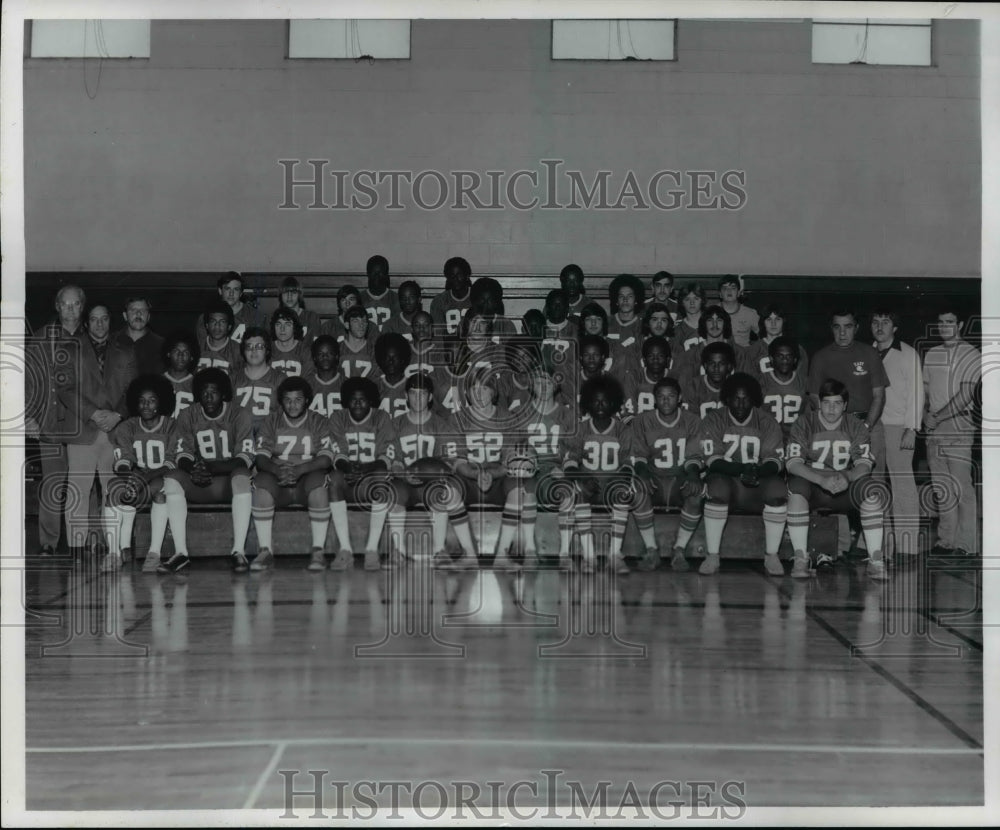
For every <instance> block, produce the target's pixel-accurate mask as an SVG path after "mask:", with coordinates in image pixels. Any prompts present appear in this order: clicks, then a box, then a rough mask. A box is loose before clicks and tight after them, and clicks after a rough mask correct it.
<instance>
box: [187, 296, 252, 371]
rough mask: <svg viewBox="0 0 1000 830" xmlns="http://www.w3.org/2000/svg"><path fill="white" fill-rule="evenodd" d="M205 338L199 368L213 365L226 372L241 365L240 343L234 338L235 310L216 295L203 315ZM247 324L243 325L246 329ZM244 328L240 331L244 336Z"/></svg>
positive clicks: (207, 367)
mask: <svg viewBox="0 0 1000 830" xmlns="http://www.w3.org/2000/svg"><path fill="white" fill-rule="evenodd" d="M202 319H204V321H205V324H204V327H203V330H204V333H205V339H204V340H203V341H202V343H201V356H200V357H199V358H198V368H199V369H209V368H212V367H215V368H218V369H222V370H223V371H225V372H231V371H233V370H234V369H235V368H236V367H237V366H239V365H240V360H241V358H240V344H239V341H238V340H237V339H235V338H233V337H232V336H231V335H232V333H233V319H234V318H233V310H232V309H231V308H230V307H229V306H228V305H227V304H226V303H225V302H223V301H222V300H220V299H219V298H218V297H216V298H215V299H214V300H212V301H211V302H210V303H209V304H208V305H207V306H206V307H205V313H204V315H202ZM245 328H246V326H245V325H244V326H243V329H245ZM243 329H241V331H240V335H241V336H242V333H243Z"/></svg>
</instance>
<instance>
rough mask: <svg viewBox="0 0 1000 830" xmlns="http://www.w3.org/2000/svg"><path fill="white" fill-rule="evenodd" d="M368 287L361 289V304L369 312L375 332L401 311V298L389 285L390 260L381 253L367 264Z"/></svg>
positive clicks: (370, 258) (380, 329)
mask: <svg viewBox="0 0 1000 830" xmlns="http://www.w3.org/2000/svg"><path fill="white" fill-rule="evenodd" d="M365 272H366V273H367V275H368V287H367V288H364V289H362V291H361V305H362V306H364V308H365V310H366V311H367V312H368V317H369V319H370V320H371V324H372V329H373V330H374V331H375V333H379V332H381V331H382V330H383V327H384V326H385V324H386V323H387V322H388V321H389V318H390V317H392V316H393V315H395V314H398V313H399V299H398V298H397V297H396V292H395V291H393V290H392V289H391V288H390V287H389V260H387V259H386V258H385V257H384V256H381V255H380V254H375V256H373V257H369V259H368V262H367V263H366V264H365Z"/></svg>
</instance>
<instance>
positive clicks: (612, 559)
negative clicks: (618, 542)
mask: <svg viewBox="0 0 1000 830" xmlns="http://www.w3.org/2000/svg"><path fill="white" fill-rule="evenodd" d="M608 570H609V571H611V572H612V573H616V574H618V575H619V576H627V575H628V574H630V573H632V569H631V568H630V567H629V566H628V565H626V564H625V557H624V556H622V555H621V554H620V553H616V554H615V555H614V556H609V557H608Z"/></svg>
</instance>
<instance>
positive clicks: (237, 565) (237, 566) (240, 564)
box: [229, 550, 250, 574]
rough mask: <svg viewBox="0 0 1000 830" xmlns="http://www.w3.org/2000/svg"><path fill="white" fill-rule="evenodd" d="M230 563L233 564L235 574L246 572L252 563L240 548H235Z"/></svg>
mask: <svg viewBox="0 0 1000 830" xmlns="http://www.w3.org/2000/svg"><path fill="white" fill-rule="evenodd" d="M229 564H230V565H231V566H232V569H233V573H235V574H245V573H246V572H247V571H248V570H250V563H248V562H247V557H246V554H244V553H241V552H240V551H238V550H234V551H233V552H232V554H231V555H230V557H229Z"/></svg>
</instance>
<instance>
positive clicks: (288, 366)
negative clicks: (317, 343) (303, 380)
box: [271, 339, 312, 378]
mask: <svg viewBox="0 0 1000 830" xmlns="http://www.w3.org/2000/svg"><path fill="white" fill-rule="evenodd" d="M271 366H273V367H274V368H275V369H277V370H278V371H279V372H284V373H285V374H286V375H287V376H288V377H290V378H293V377H299V376H301V375H302V374H303V373H304V372H305V371H306V370H307V369H308V368H309V367H310V366H312V352H311V350H310V346H309V344H308V343H307V342H306V341H305V340H304V339H303V340H299V341H298V342H297V343H296V344H295V345H294V346H293V347H292V348H291V349H290V350H289V351H287V352H283V351H281V349H279V348H278V344H277V343H275V344H274V346H273V347H272V349H271Z"/></svg>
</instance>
